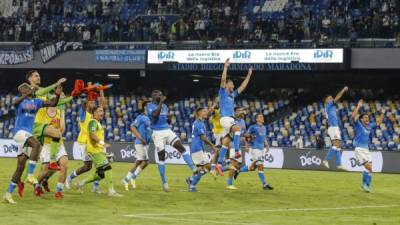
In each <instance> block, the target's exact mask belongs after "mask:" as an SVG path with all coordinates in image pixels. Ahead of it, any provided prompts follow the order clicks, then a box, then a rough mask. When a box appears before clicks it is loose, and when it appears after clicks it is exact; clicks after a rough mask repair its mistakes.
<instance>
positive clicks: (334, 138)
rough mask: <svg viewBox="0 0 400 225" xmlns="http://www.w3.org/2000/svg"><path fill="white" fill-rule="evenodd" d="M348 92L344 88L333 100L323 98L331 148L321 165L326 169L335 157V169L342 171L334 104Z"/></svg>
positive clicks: (330, 97) (337, 120)
mask: <svg viewBox="0 0 400 225" xmlns="http://www.w3.org/2000/svg"><path fill="white" fill-rule="evenodd" d="M348 90H349V88H348V87H347V86H346V87H344V88H343V89H342V90H341V91H340V92H339V93H338V94H337V95H336V97H335V98H333V97H332V96H331V95H328V96H327V97H326V98H325V113H326V117H327V119H328V126H329V128H328V135H329V137H330V139H331V142H332V146H331V148H330V149H329V151H328V153H327V154H326V156H325V159H324V161H322V164H323V165H324V166H325V167H326V168H329V160H330V159H331V158H332V156H333V155H335V157H336V166H337V168H338V169H340V170H343V167H342V154H341V152H340V151H341V149H340V147H341V140H342V139H341V135H340V128H339V119H338V117H337V112H336V106H335V104H336V103H337V102H338V101H339V100H340V99H341V98H342V96H343V94H344V93H345V92H346V91H348Z"/></svg>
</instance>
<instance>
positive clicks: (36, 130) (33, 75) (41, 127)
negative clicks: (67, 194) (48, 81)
mask: <svg viewBox="0 0 400 225" xmlns="http://www.w3.org/2000/svg"><path fill="white" fill-rule="evenodd" d="M26 80H27V81H28V82H29V84H30V85H31V86H32V87H35V88H36V89H37V91H36V92H35V97H37V98H41V99H42V100H44V101H45V100H48V99H50V98H52V97H53V96H52V95H51V94H50V92H51V91H54V89H55V88H56V87H57V86H59V85H61V84H62V83H64V82H65V81H66V79H65V78H61V79H59V80H58V81H57V82H56V83H55V84H52V85H50V86H48V87H45V88H42V87H40V74H39V72H38V71H37V70H31V71H29V72H28V73H27V74H26ZM71 100H72V97H71V96H69V97H66V98H63V99H62V100H61V99H60V101H59V102H58V106H60V105H64V104H66V103H68V102H70V101H71ZM32 134H33V135H34V136H35V137H37V138H38V139H41V138H43V137H44V136H47V137H51V138H52V141H51V144H50V146H51V147H50V149H51V151H50V155H51V156H50V164H49V169H51V170H60V167H59V166H58V165H57V163H56V155H57V149H58V144H59V142H60V139H61V136H62V134H61V133H60V132H59V130H58V129H55V128H53V127H51V126H47V124H45V123H40V122H38V121H35V123H34V125H33V132H32Z"/></svg>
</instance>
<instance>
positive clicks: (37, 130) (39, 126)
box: [32, 123, 47, 144]
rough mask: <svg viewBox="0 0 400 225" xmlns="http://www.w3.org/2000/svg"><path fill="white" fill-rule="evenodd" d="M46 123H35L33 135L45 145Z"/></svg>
mask: <svg viewBox="0 0 400 225" xmlns="http://www.w3.org/2000/svg"><path fill="white" fill-rule="evenodd" d="M46 127H47V124H46V123H34V124H33V129H32V135H33V136H34V137H35V138H36V140H38V141H39V142H40V143H42V144H43V141H44V129H46Z"/></svg>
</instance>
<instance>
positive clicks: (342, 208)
mask: <svg viewBox="0 0 400 225" xmlns="http://www.w3.org/2000/svg"><path fill="white" fill-rule="evenodd" d="M397 206H399V205H364V206H347V207H331V208H280V209H252V210H239V211H206V212H182V213H157V214H156V213H151V214H150V213H145V214H128V215H124V216H126V217H163V216H186V215H217V214H245V213H264V212H298V211H300V212H307V211H340V210H352V209H374V208H391V207H397Z"/></svg>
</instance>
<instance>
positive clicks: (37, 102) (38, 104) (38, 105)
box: [35, 98, 43, 108]
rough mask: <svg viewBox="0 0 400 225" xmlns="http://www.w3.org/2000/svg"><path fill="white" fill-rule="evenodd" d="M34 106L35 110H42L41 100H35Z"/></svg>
mask: <svg viewBox="0 0 400 225" xmlns="http://www.w3.org/2000/svg"><path fill="white" fill-rule="evenodd" d="M35 105H36V107H37V108H42V107H43V100H42V99H39V98H36V99H35Z"/></svg>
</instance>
